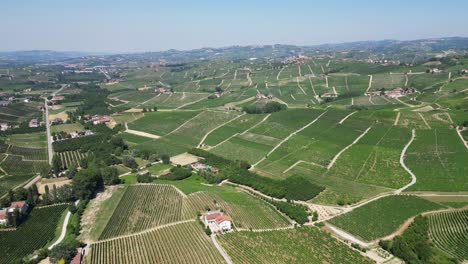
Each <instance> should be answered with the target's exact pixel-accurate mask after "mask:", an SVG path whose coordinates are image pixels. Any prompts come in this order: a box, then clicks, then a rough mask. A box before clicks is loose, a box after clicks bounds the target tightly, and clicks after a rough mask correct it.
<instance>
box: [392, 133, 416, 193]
mask: <svg viewBox="0 0 468 264" xmlns="http://www.w3.org/2000/svg"><path fill="white" fill-rule="evenodd" d="M415 138H416V129H413V130H412V131H411V139H410V141H408V143H407V144H406V146H405V147H404V148H403V150H402V151H401V154H400V164H401V166H402V167H403V169H405V171H406V172H408V174H409V175H411V182H410V183H408V184H407V185H405V186H403V187H402V188H400V189H398V190H397V191H396V192H395V193H396V194H400V193H401V192H403V191H404V190H406V189H408V188H409V187H411V186H413V185H414V184H416V181H417V179H416V175H415V174H414V173H413V172H412V171H411V170H410V169H409V168H408V167H407V166H406V164H405V161H404V159H405V155H406V151H407V150H408V148H409V147H410V146H411V143H413V141H414V139H415Z"/></svg>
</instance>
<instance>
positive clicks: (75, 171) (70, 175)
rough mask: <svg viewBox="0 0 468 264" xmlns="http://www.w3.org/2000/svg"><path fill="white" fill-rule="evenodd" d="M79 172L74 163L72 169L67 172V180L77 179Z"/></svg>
mask: <svg viewBox="0 0 468 264" xmlns="http://www.w3.org/2000/svg"><path fill="white" fill-rule="evenodd" d="M77 172H78V168H77V167H76V165H75V164H74V163H72V164H71V165H70V167H69V168H68V170H67V174H66V175H67V178H68V179H73V177H75V175H76V173H77Z"/></svg>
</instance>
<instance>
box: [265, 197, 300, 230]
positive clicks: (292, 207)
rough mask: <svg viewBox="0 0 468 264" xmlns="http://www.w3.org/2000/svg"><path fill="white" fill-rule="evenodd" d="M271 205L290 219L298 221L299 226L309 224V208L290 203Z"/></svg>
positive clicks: (274, 203)
mask: <svg viewBox="0 0 468 264" xmlns="http://www.w3.org/2000/svg"><path fill="white" fill-rule="evenodd" d="M271 203H272V204H273V205H274V206H275V207H276V208H277V209H278V210H279V211H280V212H282V213H284V214H286V215H287V216H288V217H289V218H291V219H292V220H294V221H296V222H297V223H298V224H300V225H303V224H305V223H307V222H309V218H308V217H309V214H308V213H307V207H306V206H304V205H300V204H293V203H288V202H276V201H271Z"/></svg>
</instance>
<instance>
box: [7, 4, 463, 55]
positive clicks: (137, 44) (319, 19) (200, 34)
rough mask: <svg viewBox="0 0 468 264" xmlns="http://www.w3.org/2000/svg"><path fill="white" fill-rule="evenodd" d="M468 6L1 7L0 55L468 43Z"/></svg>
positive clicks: (17, 5) (138, 5)
mask: <svg viewBox="0 0 468 264" xmlns="http://www.w3.org/2000/svg"><path fill="white" fill-rule="evenodd" d="M466 8H468V3H458V1H455V0H447V1H445V2H444V12H443V13H441V12H440V10H441V8H440V2H436V1H434V0H427V1H420V0H418V1H411V2H408V1H403V0H396V1H392V2H391V3H387V2H385V3H371V4H369V3H368V1H363V0H358V1H353V2H352V3H350V2H347V1H340V0H332V1H327V2H319V1H298V0H296V1H289V2H286V3H285V2H279V1H264V0H261V1H256V2H254V3H250V2H249V1H246V0H240V1H237V2H235V3H219V2H216V1H212V0H209V1H204V2H203V3H199V2H190V1H181V0H176V1H171V2H160V1H156V2H154V1H150V0H138V1H132V2H127V1H110V0H103V1H99V2H98V3H95V2H94V1H91V0H83V1H80V2H78V3H75V2H73V3H70V2H63V1H59V0H44V1H41V2H36V1H30V0H18V1H9V2H6V3H4V4H3V8H2V10H3V12H2V15H1V16H0V23H1V24H2V25H3V26H2V27H0V34H2V35H3V36H7V40H8V41H3V42H0V51H3V52H5V51H24V50H53V51H78V52H90V53H134V52H151V51H155V52H156V51H164V50H169V49H177V50H191V49H198V48H203V47H212V48H219V47H228V46H248V45H273V44H284V45H300V46H313V45H320V44H336V43H344V42H355V41H379V40H385V39H394V40H402V41H405V40H416V39H426V38H441V37H442V38H443V37H452V36H460V37H466V36H468V29H466V28H464V27H462V26H459V25H463V24H464V23H465V21H464V15H465V14H464V10H466Z"/></svg>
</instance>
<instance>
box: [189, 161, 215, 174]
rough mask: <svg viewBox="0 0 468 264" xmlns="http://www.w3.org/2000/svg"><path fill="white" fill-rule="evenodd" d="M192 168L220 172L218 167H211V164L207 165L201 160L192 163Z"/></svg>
mask: <svg viewBox="0 0 468 264" xmlns="http://www.w3.org/2000/svg"><path fill="white" fill-rule="evenodd" d="M192 169H194V170H195V171H204V170H205V171H211V172H214V173H218V172H219V170H218V168H214V167H211V166H210V165H206V164H204V163H201V162H197V163H195V164H192Z"/></svg>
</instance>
